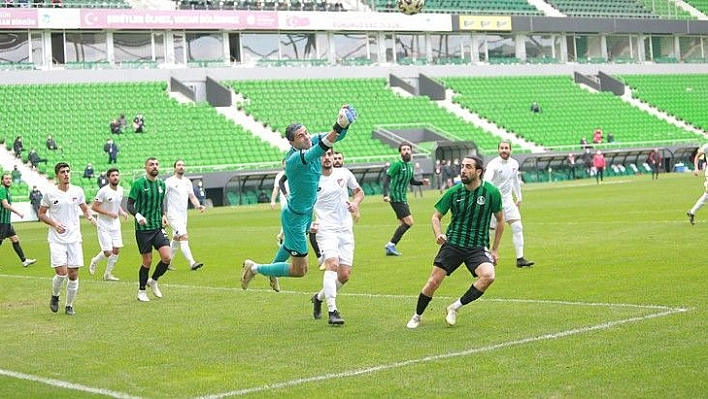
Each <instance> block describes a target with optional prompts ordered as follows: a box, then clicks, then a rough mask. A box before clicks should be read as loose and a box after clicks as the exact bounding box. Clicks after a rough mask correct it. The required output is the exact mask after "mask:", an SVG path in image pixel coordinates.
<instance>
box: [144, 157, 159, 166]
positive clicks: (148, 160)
mask: <svg viewBox="0 0 708 399" xmlns="http://www.w3.org/2000/svg"><path fill="white" fill-rule="evenodd" d="M150 161H157V158H155V157H150V158H148V159H146V160H145V165H147V163H148V162H150Z"/></svg>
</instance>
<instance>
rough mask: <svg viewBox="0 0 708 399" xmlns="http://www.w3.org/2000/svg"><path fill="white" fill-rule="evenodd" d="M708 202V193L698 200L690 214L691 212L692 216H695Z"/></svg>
mask: <svg viewBox="0 0 708 399" xmlns="http://www.w3.org/2000/svg"><path fill="white" fill-rule="evenodd" d="M706 202H708V193H705V194H703V195H701V197H700V198H698V201H696V204H695V205H693V208H691V210H690V211H689V212H691V215H695V214H696V212H697V211H698V210H699V209H701V208H702V207H703V205H705V204H706Z"/></svg>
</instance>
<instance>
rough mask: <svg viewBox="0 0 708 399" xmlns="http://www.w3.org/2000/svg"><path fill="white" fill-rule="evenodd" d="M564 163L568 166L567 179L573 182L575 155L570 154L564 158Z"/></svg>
mask: <svg viewBox="0 0 708 399" xmlns="http://www.w3.org/2000/svg"><path fill="white" fill-rule="evenodd" d="M565 163H566V165H568V179H572V180H575V155H573V153H572V152H571V153H570V154H568V156H567V157H566V158H565Z"/></svg>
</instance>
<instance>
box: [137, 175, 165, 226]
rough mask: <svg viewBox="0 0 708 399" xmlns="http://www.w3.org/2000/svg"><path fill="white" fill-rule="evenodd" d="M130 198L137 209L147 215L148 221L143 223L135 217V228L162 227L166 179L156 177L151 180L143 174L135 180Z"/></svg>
mask: <svg viewBox="0 0 708 399" xmlns="http://www.w3.org/2000/svg"><path fill="white" fill-rule="evenodd" d="M128 198H131V199H133V200H134V201H135V211H136V212H137V213H139V214H141V215H143V216H144V217H145V219H146V220H147V223H145V225H144V226H143V225H141V224H139V223H138V220H137V219H135V230H157V229H161V228H162V214H163V209H162V206H163V204H162V203H163V201H164V199H165V181H164V180H162V179H160V178H159V177H158V178H156V179H155V180H154V181H150V180H149V179H148V178H147V177H145V176H143V177H141V178H139V179H138V180H136V181H134V182H133V185H132V186H131V187H130V194H128Z"/></svg>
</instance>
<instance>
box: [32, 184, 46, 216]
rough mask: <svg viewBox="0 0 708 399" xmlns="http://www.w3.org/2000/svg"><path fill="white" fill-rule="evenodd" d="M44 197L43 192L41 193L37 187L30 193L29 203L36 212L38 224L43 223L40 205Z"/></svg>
mask: <svg viewBox="0 0 708 399" xmlns="http://www.w3.org/2000/svg"><path fill="white" fill-rule="evenodd" d="M42 197H43V195H42V192H41V191H39V189H38V188H37V186H33V187H32V191H30V193H29V201H30V204H32V209H33V210H34V214H35V216H37V221H38V222H41V220H39V205H40V203H41V202H42Z"/></svg>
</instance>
